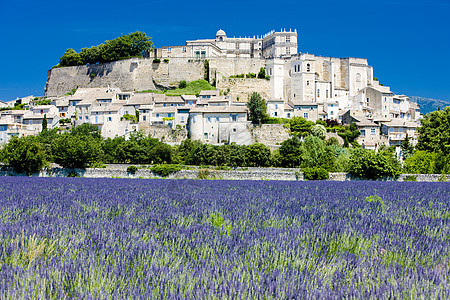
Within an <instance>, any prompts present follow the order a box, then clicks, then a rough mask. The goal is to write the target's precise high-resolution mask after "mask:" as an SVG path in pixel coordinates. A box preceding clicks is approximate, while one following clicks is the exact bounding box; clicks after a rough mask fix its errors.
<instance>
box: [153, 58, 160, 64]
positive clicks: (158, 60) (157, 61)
mask: <svg viewBox="0 0 450 300" xmlns="http://www.w3.org/2000/svg"><path fill="white" fill-rule="evenodd" d="M160 62H161V60H160V59H159V58H155V59H153V63H154V64H159V63H160Z"/></svg>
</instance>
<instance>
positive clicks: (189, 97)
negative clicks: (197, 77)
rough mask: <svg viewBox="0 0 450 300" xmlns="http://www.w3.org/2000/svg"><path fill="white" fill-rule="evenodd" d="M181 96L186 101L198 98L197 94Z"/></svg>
mask: <svg viewBox="0 0 450 300" xmlns="http://www.w3.org/2000/svg"><path fill="white" fill-rule="evenodd" d="M181 98H182V99H184V101H188V100H189V101H195V100H197V96H195V95H181Z"/></svg>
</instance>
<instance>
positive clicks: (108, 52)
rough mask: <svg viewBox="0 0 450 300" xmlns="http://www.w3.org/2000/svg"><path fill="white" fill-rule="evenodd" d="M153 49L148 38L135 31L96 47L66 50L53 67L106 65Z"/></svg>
mask: <svg viewBox="0 0 450 300" xmlns="http://www.w3.org/2000/svg"><path fill="white" fill-rule="evenodd" d="M152 47H153V42H152V39H151V38H150V37H148V36H147V34H145V33H144V32H139V31H136V32H134V33H129V34H127V35H122V36H120V37H118V38H115V39H113V40H108V41H105V42H104V43H103V44H100V45H98V46H92V47H90V48H83V49H81V52H80V53H77V52H76V51H75V50H74V49H72V48H70V49H67V50H66V52H65V53H64V55H63V56H62V57H61V58H60V60H59V64H57V65H56V66H55V67H56V68H58V67H69V66H80V65H86V64H96V63H107V62H112V61H116V60H120V59H124V58H129V57H135V56H142V53H143V52H144V51H146V50H149V49H151V48H152Z"/></svg>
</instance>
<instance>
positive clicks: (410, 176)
mask: <svg viewBox="0 0 450 300" xmlns="http://www.w3.org/2000/svg"><path fill="white" fill-rule="evenodd" d="M403 181H417V176H414V175H408V176H406V177H405V179H403Z"/></svg>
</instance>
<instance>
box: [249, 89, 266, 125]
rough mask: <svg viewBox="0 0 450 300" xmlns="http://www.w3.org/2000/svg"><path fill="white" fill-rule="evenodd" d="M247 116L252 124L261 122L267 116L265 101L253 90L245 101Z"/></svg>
mask: <svg viewBox="0 0 450 300" xmlns="http://www.w3.org/2000/svg"><path fill="white" fill-rule="evenodd" d="M247 107H248V117H249V119H250V121H252V123H253V124H255V125H256V124H259V125H260V124H261V123H263V122H264V121H265V120H267V119H268V118H269V116H268V115H267V106H266V101H264V99H263V98H262V97H261V95H260V94H258V93H257V92H253V93H252V95H251V96H250V100H249V101H248V102H247Z"/></svg>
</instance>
